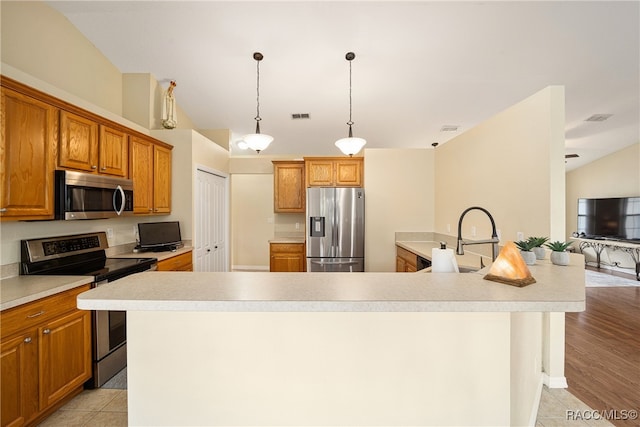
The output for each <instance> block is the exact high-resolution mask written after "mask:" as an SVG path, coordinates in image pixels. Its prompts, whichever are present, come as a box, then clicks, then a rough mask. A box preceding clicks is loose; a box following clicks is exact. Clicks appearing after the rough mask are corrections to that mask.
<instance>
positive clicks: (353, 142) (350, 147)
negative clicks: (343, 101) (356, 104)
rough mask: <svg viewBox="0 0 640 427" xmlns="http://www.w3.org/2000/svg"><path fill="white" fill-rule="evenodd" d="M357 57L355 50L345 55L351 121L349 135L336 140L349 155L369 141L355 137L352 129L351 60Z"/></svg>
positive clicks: (337, 144)
mask: <svg viewBox="0 0 640 427" xmlns="http://www.w3.org/2000/svg"><path fill="white" fill-rule="evenodd" d="M355 57H356V54H355V53H353V52H347V54H346V56H345V58H346V59H347V61H349V121H348V122H347V125H349V136H348V137H347V138H342V139H339V140H337V141H336V147H338V148H339V149H340V151H342V152H343V153H344V154H347V155H349V156H353V155H354V154H356V153H357V152H358V151H360V150H361V149H362V147H364V145H365V144H366V143H367V141H366V140H365V139H363V138H354V137H353V130H351V126H353V120H351V61H353V59H354V58H355Z"/></svg>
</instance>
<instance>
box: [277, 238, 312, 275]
mask: <svg viewBox="0 0 640 427" xmlns="http://www.w3.org/2000/svg"><path fill="white" fill-rule="evenodd" d="M269 248H270V261H269V271H272V272H303V271H305V267H306V265H305V260H304V243H271V244H270V245H269Z"/></svg>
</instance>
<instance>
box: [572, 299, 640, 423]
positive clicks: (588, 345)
mask: <svg viewBox="0 0 640 427" xmlns="http://www.w3.org/2000/svg"><path fill="white" fill-rule="evenodd" d="M586 297H587V309H586V310H585V311H584V312H581V313H567V315H566V350H565V351H566V353H565V365H566V367H565V376H566V377H567V383H568V384H569V389H568V391H569V392H570V393H572V394H573V395H574V396H576V397H578V398H579V399H580V400H582V401H583V402H585V403H586V404H587V405H589V406H590V407H592V408H594V409H597V410H599V411H612V410H613V411H614V412H610V413H611V414H613V416H614V417H615V418H620V419H613V420H612V423H613V424H614V425H616V426H621V427H627V426H628V427H631V426H636V427H637V426H639V425H640V420H639V419H638V418H635V419H624V418H625V417H626V418H631V417H629V416H628V415H629V413H626V414H627V416H625V412H624V411H636V412H635V414H637V411H640V287H601V288H586Z"/></svg>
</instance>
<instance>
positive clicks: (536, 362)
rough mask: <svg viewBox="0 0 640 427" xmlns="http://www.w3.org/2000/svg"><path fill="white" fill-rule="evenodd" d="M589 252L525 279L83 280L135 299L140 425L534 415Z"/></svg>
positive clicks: (93, 294) (473, 421)
mask: <svg viewBox="0 0 640 427" xmlns="http://www.w3.org/2000/svg"><path fill="white" fill-rule="evenodd" d="M583 264H584V261H583V258H582V256H580V255H572V263H571V265H569V266H567V267H557V266H553V265H551V264H550V263H549V262H548V261H541V262H540V263H539V264H538V265H536V266H532V267H531V272H532V274H533V276H534V277H535V278H536V280H537V283H535V284H533V285H530V286H527V287H524V288H516V287H512V286H508V285H503V284H499V283H495V282H489V281H486V280H483V275H484V273H485V270H486V269H485V270H481V271H480V272H476V273H465V274H455V273H430V274H424V273H416V274H396V273H282V274H280V273H240V272H238V273H184V272H177V273H157V272H145V273H140V274H137V275H133V276H129V277H127V278H124V279H121V280H119V281H116V282H114V283H113V284H110V285H107V286H102V287H99V288H96V289H93V290H91V291H88V292H86V293H84V294H82V295H80V296H79V298H78V307H79V308H81V309H96V310H104V309H108V310H126V311H127V315H128V319H127V328H128V329H127V338H128V346H129V357H128V377H129V378H128V387H129V391H128V396H129V423H130V424H131V425H458V426H459V425H473V426H476V425H494V426H495V425H514V424H526V423H528V422H529V421H530V420H531V419H533V420H535V415H536V412H537V406H538V399H539V395H540V390H541V387H542V370H543V367H542V362H541V360H540V358H541V356H540V353H541V349H540V346H541V344H540V343H541V342H542V341H543V337H542V328H541V327H540V324H541V323H542V322H541V318H542V313H545V312H568V311H569V312H570V311H582V310H584V307H585V292H584V269H583Z"/></svg>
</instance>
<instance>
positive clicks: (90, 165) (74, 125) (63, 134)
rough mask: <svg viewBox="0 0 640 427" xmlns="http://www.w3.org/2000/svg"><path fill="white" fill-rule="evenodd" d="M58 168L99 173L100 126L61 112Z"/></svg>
mask: <svg viewBox="0 0 640 427" xmlns="http://www.w3.org/2000/svg"><path fill="white" fill-rule="evenodd" d="M58 166H60V167H61V168H69V169H75V170H80V171H85V172H98V124H97V123H96V122H94V121H92V120H89V119H86V118H84V117H82V116H79V115H77V114H73V113H70V112H68V111H64V110H63V111H60V148H59V159H58Z"/></svg>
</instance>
